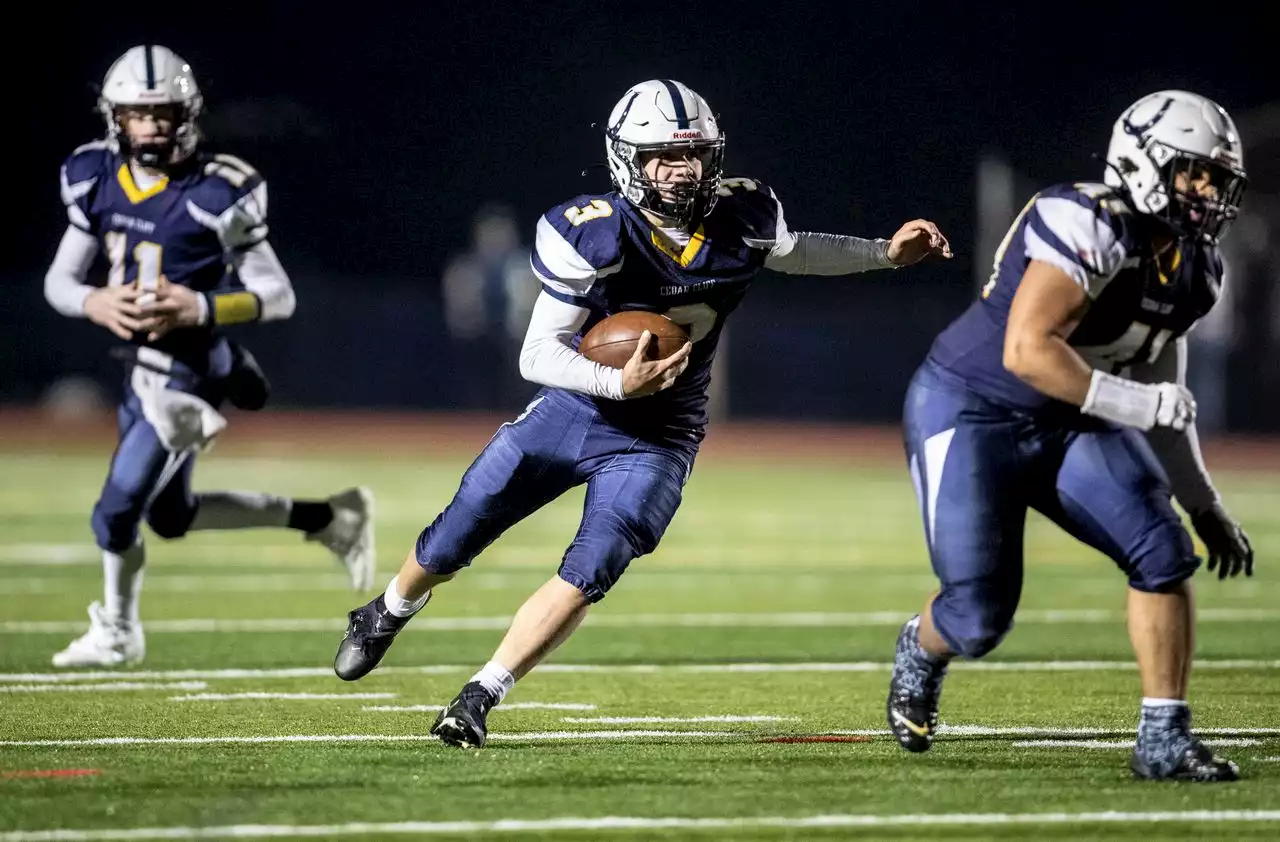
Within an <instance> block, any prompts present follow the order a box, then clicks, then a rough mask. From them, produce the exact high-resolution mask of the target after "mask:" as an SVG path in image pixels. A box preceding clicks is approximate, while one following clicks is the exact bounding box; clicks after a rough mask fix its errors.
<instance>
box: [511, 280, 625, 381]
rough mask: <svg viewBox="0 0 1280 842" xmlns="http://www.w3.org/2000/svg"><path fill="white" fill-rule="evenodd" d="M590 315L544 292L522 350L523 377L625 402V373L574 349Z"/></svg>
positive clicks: (537, 303)
mask: <svg viewBox="0 0 1280 842" xmlns="http://www.w3.org/2000/svg"><path fill="white" fill-rule="evenodd" d="M588 315H589V311H588V310H587V308H585V307H579V306H577V305H576V304H572V303H570V302H567V301H563V300H561V299H559V298H557V297H555V296H553V295H551V294H550V293H548V292H547V291H546V289H544V290H543V291H542V292H540V293H539V294H538V298H537V300H536V301H535V302H534V305H533V313H532V315H531V316H530V318H529V330H528V332H527V333H526V334H525V337H524V346H523V347H522V348H521V349H520V376H522V377H523V378H524V379H526V380H529V381H532V382H534V383H541V384H542V385H544V386H554V387H556V388H560V389H568V390H570V391H573V392H581V393H583V394H587V395H591V396H593V397H597V398H610V399H612V400H621V399H622V398H623V394H622V370H621V369H617V368H610V367H609V366H606V365H601V364H600V363H597V362H594V361H592V360H589V359H587V358H586V357H584V356H582V355H581V354H579V353H578V352H577V350H575V349H574V347H573V338H574V336H576V335H577V333H578V331H579V330H580V329H581V328H582V325H583V324H585V323H586V321H587V316H588Z"/></svg>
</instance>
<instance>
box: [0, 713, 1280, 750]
mask: <svg viewBox="0 0 1280 842" xmlns="http://www.w3.org/2000/svg"><path fill="white" fill-rule="evenodd" d="M434 710H439V708H434ZM689 721H692V720H689ZM716 721H724V720H716ZM948 732H951V733H957V732H960V733H968V734H974V733H981V734H984V735H989V736H1000V735H1010V736H1015V735H1016V736H1025V735H1027V734H1028V730H1027V729H1023V728H985V727H982V726H962V727H960V728H954V727H953V728H951V729H944V728H940V729H939V734H946V733H948ZM1195 732H1196V734H1197V735H1200V736H1208V735H1215V734H1216V735H1222V734H1252V735H1265V734H1276V733H1280V729H1276V728H1197V729H1195ZM1032 733H1036V734H1046V735H1053V734H1077V735H1078V734H1081V733H1091V734H1099V735H1105V734H1120V733H1127V734H1133V733H1135V732H1134V731H1127V732H1121V731H1110V730H1107V729H1097V730H1093V731H1087V732H1083V731H1081V730H1080V729H1073V728H1057V729H1054V728H1042V729H1037V730H1035V731H1034V732H1032ZM824 734H827V735H850V736H855V735H856V736H887V735H888V734H889V732H888V731H887V730H885V729H879V728H876V729H865V730H854V731H827V732H824ZM757 736H759V735H758V734H750V733H746V732H742V731H673V730H625V729H623V730H617V729H605V730H582V731H511V732H506V733H497V734H490V735H489V739H490V740H491V741H497V742H539V741H558V740H567V741H583V742H589V741H594V740H622V739H632V738H639V737H663V738H666V737H671V738H676V739H691V738H735V739H742V738H744V737H746V738H754V737H757ZM432 739H434V738H433V737H431V736H429V735H426V734H283V735H258V736H230V735H229V736H217V737H88V738H83V739H74V740H71V739H67V740H0V747H16V746H26V747H41V748H48V747H73V746H74V747H83V746H137V745H215V744H244V745H255V744H267V743H383V742H390V743H395V742H426V741H429V740H432ZM1073 742H1074V743H1075V744H1077V745H1078V746H1079V747H1090V748H1092V747H1108V748H1110V747H1115V748H1122V747H1125V746H1131V745H1132V743H1130V742H1119V741H1116V742H1114V743H1106V744H1101V743H1100V741H1096V740H1076V741H1070V740H1044V741H1038V740H1037V741H1023V742H1018V743H1014V745H1016V746H1025V747H1028V748H1031V747H1034V748H1057V747H1065V748H1069V747H1073ZM1206 742H1208V743H1209V744H1210V745H1214V744H1222V745H1236V744H1239V745H1253V744H1256V743H1257V742H1258V740H1245V741H1244V742H1239V743H1237V742H1234V741H1217V742H1215V741H1212V740H1209V741H1206Z"/></svg>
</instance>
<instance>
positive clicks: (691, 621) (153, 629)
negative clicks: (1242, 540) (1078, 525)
mask: <svg viewBox="0 0 1280 842" xmlns="http://www.w3.org/2000/svg"><path fill="white" fill-rule="evenodd" d="M910 616H911V614H910V613H908V612H894V611H867V612H845V613H831V612H821V611H810V612H804V611H797V612H786V613H780V614H725V613H698V614H601V615H593V616H589V617H588V618H587V619H586V620H585V621H584V622H586V623H589V624H591V625H592V626H595V627H597V628H626V629H635V628H822V627H826V628H853V627H863V626H866V627H873V626H874V627H879V626H895V625H899V624H901V623H903V622H905V621H906V620H907V619H908V618H909V617H910ZM1123 618H1124V614H1123V612H1117V611H1094V610H1089V609H1086V610H1079V611H1075V610H1072V611H1065V610H1064V611H1024V612H1022V613H1021V614H1019V615H1018V617H1017V619H1018V620H1019V621H1020V622H1022V623H1036V624H1041V623H1044V624H1050V625H1056V624H1096V623H1112V622H1120V621H1121V620H1122V619H1123ZM1198 619H1199V620H1200V621H1202V622H1207V623H1256V622H1268V621H1272V620H1280V610H1272V609H1268V608H1220V609H1206V610H1204V611H1201V612H1200V613H1199V615H1198ZM84 625H85V624H84V621H83V620H7V621H4V622H0V633H4V634H69V633H72V632H76V631H80V630H82V629H83V628H84ZM510 625H511V618H510V617H509V616H506V615H503V616H499V617H430V616H428V617H420V618H418V619H417V621H416V622H414V623H413V624H412V625H410V626H409V627H408V628H409V629H412V630H417V631H504V630H506V628H507V627H508V626H510ZM345 627H346V623H345V621H344V620H343V619H342V618H341V617H297V618H276V619H254V620H221V619H213V618H194V619H182V620H150V621H148V622H147V623H146V624H145V628H146V631H147V632H148V633H152V634H155V633H159V634H166V633H180V634H195V633H199V634H209V633H214V634H216V633H223V632H332V631H341V630H342V629H343V628H345Z"/></svg>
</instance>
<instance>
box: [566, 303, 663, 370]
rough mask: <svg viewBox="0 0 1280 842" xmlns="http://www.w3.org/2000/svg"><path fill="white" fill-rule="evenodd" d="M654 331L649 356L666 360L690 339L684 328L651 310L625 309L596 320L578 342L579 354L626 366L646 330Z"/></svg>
mask: <svg viewBox="0 0 1280 842" xmlns="http://www.w3.org/2000/svg"><path fill="white" fill-rule="evenodd" d="M646 330H647V331H649V333H650V334H651V336H650V339H649V348H648V354H647V356H648V358H649V359H651V360H664V359H666V358H667V357H669V356H671V355H672V354H674V353H675V352H676V351H678V350H680V348H681V347H682V346H683V345H684V343H686V342H688V341H689V334H688V333H686V332H685V330H684V328H682V327H680V325H678V324H676V323H675V322H673V321H671V320H670V319H668V318H667V317H666V316H661V315H659V314H657V313H650V312H649V311H647V310H623V311H622V312H621V313H614V314H613V315H612V316H609V317H607V318H605V319H604V320H602V321H600V322H598V323H596V326H595V327H593V328H591V330H589V331H587V334H586V336H583V337H582V342H581V344H579V345H578V353H580V354H582V355H583V356H584V357H586V358H587V359H589V360H595V361H596V362H598V363H601V364H602V365H607V366H611V367H612V368H622V367H623V366H625V365H626V364H627V360H629V359H631V355H632V354H634V353H635V350H636V343H637V342H639V341H640V334H641V333H643V332H644V331H646Z"/></svg>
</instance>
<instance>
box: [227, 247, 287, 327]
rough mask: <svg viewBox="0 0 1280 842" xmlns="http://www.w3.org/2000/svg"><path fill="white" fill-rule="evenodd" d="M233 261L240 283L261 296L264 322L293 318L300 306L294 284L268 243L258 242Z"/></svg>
mask: <svg viewBox="0 0 1280 842" xmlns="http://www.w3.org/2000/svg"><path fill="white" fill-rule="evenodd" d="M234 260H235V267H236V274H237V275H238V276H239V277H240V283H241V284H243V285H244V288H245V289H247V290H249V292H252V293H253V294H254V295H256V296H258V302H259V303H260V305H261V308H262V309H261V310H260V311H259V312H260V315H259V319H260V320H261V321H264V322H269V321H274V320H277V319H287V318H289V317H290V316H292V315H293V311H294V309H295V308H296V307H297V304H298V299H297V297H296V296H295V295H294V292H293V283H292V282H291V281H290V280H289V275H288V273H286V272H285V271H284V267H283V266H281V265H280V259H279V258H278V257H276V252H275V249H273V248H271V244H270V243H268V242H267V241H266V240H262V241H260V242H257V243H255V244H253V245H251V246H249V247H248V248H247V249H245V250H243V251H239V252H236V255H235V259H234Z"/></svg>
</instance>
